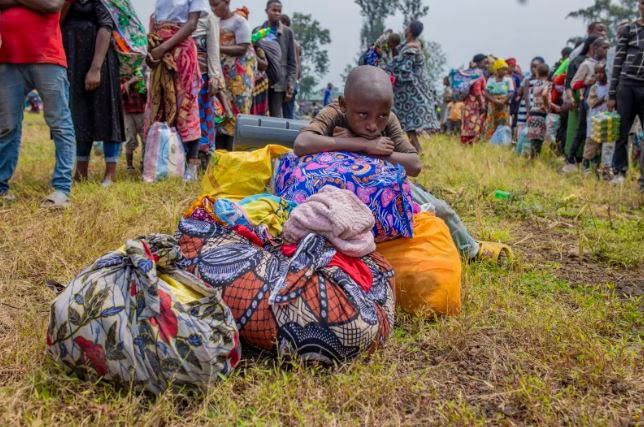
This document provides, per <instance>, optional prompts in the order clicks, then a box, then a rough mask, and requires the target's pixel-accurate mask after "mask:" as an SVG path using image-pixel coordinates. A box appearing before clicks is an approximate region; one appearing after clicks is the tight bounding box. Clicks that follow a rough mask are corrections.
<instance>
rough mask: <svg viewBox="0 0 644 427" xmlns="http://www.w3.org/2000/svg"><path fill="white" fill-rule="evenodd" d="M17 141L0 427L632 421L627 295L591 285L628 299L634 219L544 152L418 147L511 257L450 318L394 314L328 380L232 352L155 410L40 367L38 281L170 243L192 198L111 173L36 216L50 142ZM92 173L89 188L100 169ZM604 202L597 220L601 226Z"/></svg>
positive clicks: (37, 135)
mask: <svg viewBox="0 0 644 427" xmlns="http://www.w3.org/2000/svg"><path fill="white" fill-rule="evenodd" d="M25 130H26V138H25V143H24V145H23V152H22V158H21V162H20V165H19V170H18V173H17V175H16V177H15V180H14V184H15V187H14V188H15V190H16V194H17V195H18V196H19V198H20V200H19V201H18V202H17V203H16V204H14V205H11V206H7V207H0V424H2V425H17V424H57V425H71V424H73V425H78V424H81V425H89V424H91V425H97V424H101V425H112V424H137V425H160V424H164V425H203V424H223V425H231V424H235V425H302V424H305V425H312V426H318V425H319V426H329V425H483V424H498V425H527V424H541V425H560V424H567V425H591V424H592V425H620V424H621V425H629V424H630V425H636V424H638V423H640V422H641V416H642V410H643V408H644V398H643V397H642V396H644V387H643V386H642V382H641V377H642V362H641V361H642V360H644V359H643V358H642V356H643V352H642V332H643V325H644V322H643V319H642V309H641V308H642V307H641V303H642V300H641V297H635V296H629V295H624V293H622V294H619V293H618V292H616V289H619V288H618V287H617V284H618V282H619V281H620V280H621V279H619V280H618V278H617V276H615V277H614V276H608V275H605V276H600V275H599V274H598V273H597V272H598V271H609V270H610V271H613V270H611V269H615V271H618V272H619V274H620V275H623V277H624V280H626V281H628V283H629V286H631V287H632V288H634V289H641V283H640V282H638V279H641V277H642V276H641V271H642V263H643V258H642V257H643V256H644V255H643V254H642V252H641V240H639V242H638V241H637V239H640V238H641V229H642V228H643V227H642V225H643V224H642V218H643V215H642V214H643V211H642V200H641V198H640V196H639V195H638V194H637V193H636V191H635V190H636V187H635V185H634V183H633V182H631V183H629V186H628V187H625V188H624V189H623V190H618V191H616V190H613V189H611V188H609V187H608V186H607V185H605V184H603V183H597V182H594V181H592V180H588V179H585V178H582V177H581V176H574V177H562V176H559V175H558V174H557V173H556V166H557V160H556V159H554V158H553V157H551V156H550V155H546V156H544V157H543V158H542V159H539V160H538V161H536V162H534V163H532V164H531V163H527V162H524V161H522V160H518V159H515V158H513V157H512V155H511V154H510V153H508V152H506V151H504V150H499V149H494V148H493V147H490V146H477V147H474V148H472V149H466V148H463V147H460V146H459V145H458V144H457V143H456V141H454V140H448V139H444V138H436V139H433V140H430V141H426V142H425V146H426V148H427V149H426V153H427V154H426V155H425V156H424V162H425V165H426V168H427V169H426V172H425V173H424V175H423V176H422V178H421V181H422V183H423V184H426V185H427V186H428V187H430V188H432V189H433V190H435V191H436V192H437V193H438V194H439V195H441V196H442V197H444V198H446V199H447V200H449V201H450V202H451V203H452V204H453V205H454V206H455V208H456V210H457V211H459V212H460V213H462V214H463V217H464V219H465V221H466V222H467V224H468V225H469V226H470V227H471V228H472V230H473V231H474V232H475V234H476V235H477V236H479V237H481V238H485V239H494V240H501V241H506V242H514V243H515V249H516V251H517V257H516V260H515V262H514V263H513V264H512V265H511V266H510V268H508V269H500V268H497V267H494V266H490V265H481V264H471V265H467V266H465V269H464V278H463V289H464V296H463V298H464V301H463V302H464V305H463V314H462V315H461V316H460V317H458V318H455V319H441V320H439V321H436V322H428V321H424V320H422V319H418V318H412V317H408V316H405V315H402V314H401V315H399V316H398V318H397V325H396V328H395V329H394V333H393V336H392V338H391V340H390V342H389V344H388V346H387V347H386V348H385V349H383V350H381V351H379V352H377V353H376V354H374V355H373V356H372V357H371V358H367V359H361V360H357V361H354V362H352V363H350V364H347V365H346V366H342V367H339V368H337V369H333V370H327V369H321V368H318V367H311V366H303V365H300V364H297V363H286V362H280V361H274V360H273V359H272V358H271V357H269V356H267V355H265V354H257V353H253V352H249V351H245V355H244V359H243V366H242V367H241V368H240V369H238V370H237V372H236V373H235V374H234V375H233V376H232V377H231V378H229V379H228V380H226V381H224V382H222V383H220V384H218V385H217V386H215V387H213V388H212V389H210V390H209V391H208V392H207V393H205V394H201V393H194V392H190V391H185V390H184V391H172V392H168V393H166V394H164V395H162V396H160V397H158V398H152V397H150V396H148V395H145V394H141V393H138V392H137V391H134V390H129V389H128V388H127V387H119V386H113V385H110V384H106V383H98V384H90V383H85V382H82V381H80V380H79V379H78V378H76V377H74V376H69V375H66V374H65V373H64V372H62V371H61V370H60V369H59V368H58V367H57V366H56V365H55V364H54V363H53V362H51V360H49V358H48V357H47V356H46V352H45V351H46V344H45V338H44V336H45V330H46V323H47V318H48V317H47V313H48V303H49V302H50V300H51V299H52V297H53V295H52V293H51V292H50V291H49V290H48V289H46V288H45V286H44V282H45V280H47V279H54V280H58V281H61V282H67V281H68V280H70V279H71V278H72V277H73V276H74V275H75V274H76V273H77V272H78V271H79V270H80V269H81V268H82V267H83V266H85V265H86V264H88V263H90V262H92V261H93V260H94V259H96V258H97V257H98V256H100V255H101V254H103V253H105V252H106V251H109V250H112V249H113V248H115V247H118V246H120V245H121V244H122V242H123V241H124V240H125V239H127V238H129V237H132V236H136V235H140V234H146V233H150V232H163V233H172V232H173V231H174V228H175V225H176V222H177V219H178V216H179V214H180V212H181V211H182V210H183V209H184V208H185V207H186V206H187V205H188V203H189V202H190V201H191V200H192V199H193V198H194V197H196V196H197V194H198V191H199V189H198V186H197V185H191V186H186V185H184V184H183V183H182V182H179V181H168V182H163V183H159V184H155V185H143V184H141V183H139V182H137V181H136V180H135V179H134V178H133V177H128V176H126V175H122V176H120V181H119V183H118V184H117V185H116V186H115V187H114V188H112V189H109V190H104V189H102V188H100V186H98V185H97V184H96V183H86V184H82V185H80V186H78V187H77V188H76V189H75V191H74V196H73V201H74V207H73V208H72V209H70V210H69V211H67V212H64V213H50V212H45V211H42V210H40V209H39V208H38V205H39V202H40V197H41V196H42V195H44V194H45V191H46V188H47V182H48V179H49V173H50V172H51V166H52V155H51V153H52V150H53V144H51V143H50V142H48V141H47V131H46V128H44V126H43V125H42V123H41V121H40V120H39V119H38V118H35V117H30V118H29V122H28V124H27V125H26V127H25ZM446 165H450V167H449V168H448V167H446ZM93 167H94V169H95V171H96V173H97V175H98V172H100V162H99V161H98V160H97V161H96V162H95V164H94V165H93ZM96 181H98V177H97V179H96ZM497 188H499V189H504V190H509V191H512V192H513V193H515V194H518V195H520V198H519V199H518V200H516V201H512V202H509V203H508V202H497V201H495V200H493V199H492V198H491V197H490V194H491V193H492V192H493V191H494V190H495V189H497ZM585 206H586V207H585ZM608 206H610V207H611V210H610V212H611V213H610V216H609V215H608V214H607V213H606V214H601V212H607V207H608ZM638 233H639V234H638ZM633 240H635V241H633ZM580 246H581V251H580V250H579V247H580ZM633 248H640V251H639V252H637V251H633ZM571 251H572V252H577V253H581V254H582V256H583V263H577V264H576V267H575V268H577V270H575V271H577V272H578V273H579V274H580V275H581V276H580V277H584V269H588V270H589V271H588V272H587V273H586V274H585V279H584V280H572V279H573V278H572V277H567V276H566V275H565V274H561V270H562V269H564V270H566V271H568V270H569V269H572V267H571V264H569V263H567V262H566V261H565V259H566V256H568V254H569V253H570V252H571ZM556 254H563V255H562V257H558V256H556ZM571 284H583V285H584V286H571ZM588 285H590V286H588ZM631 294H633V293H631Z"/></svg>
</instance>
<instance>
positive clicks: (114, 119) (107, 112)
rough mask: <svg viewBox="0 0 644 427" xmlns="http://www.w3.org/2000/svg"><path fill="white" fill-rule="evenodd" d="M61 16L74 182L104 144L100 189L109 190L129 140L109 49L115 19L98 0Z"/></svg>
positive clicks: (79, 0) (85, 0) (79, 3)
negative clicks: (99, 143)
mask: <svg viewBox="0 0 644 427" xmlns="http://www.w3.org/2000/svg"><path fill="white" fill-rule="evenodd" d="M62 16H63V23H62V33H63V45H64V47H65V53H66V55H67V63H68V68H67V74H68V77H69V82H70V91H69V95H70V96H69V99H70V102H69V104H70V109H71V112H72V118H73V121H74V129H75V131H76V173H75V177H74V178H75V179H76V180H77V181H79V180H84V179H87V174H88V169H89V159H90V154H91V151H92V145H93V143H94V141H103V147H104V153H105V175H104V177H103V182H102V185H103V186H104V187H109V186H110V185H112V183H113V182H114V180H115V179H116V164H117V162H118V159H119V154H120V151H121V143H122V141H123V140H124V139H125V125H124V123H123V113H122V111H121V93H120V88H121V85H120V82H119V62H118V59H117V57H116V52H115V51H114V48H113V47H112V45H111V38H112V31H113V30H114V21H113V20H112V17H111V16H110V14H109V12H108V10H107V9H106V8H105V6H103V4H102V3H101V1H100V0H76V1H74V2H72V3H65V8H64V10H63V15H62Z"/></svg>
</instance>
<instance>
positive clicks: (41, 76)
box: [0, 0, 76, 208]
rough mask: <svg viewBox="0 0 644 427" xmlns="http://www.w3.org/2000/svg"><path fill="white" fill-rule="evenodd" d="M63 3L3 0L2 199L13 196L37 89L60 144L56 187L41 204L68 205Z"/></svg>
mask: <svg viewBox="0 0 644 427" xmlns="http://www.w3.org/2000/svg"><path fill="white" fill-rule="evenodd" d="M62 7H63V0H20V1H16V0H0V39H2V44H1V45H0V82H1V83H0V201H11V200H14V199H15V196H13V195H12V194H11V193H10V192H9V181H10V180H11V177H12V176H13V174H14V172H15V170H16V165H17V163H18V154H19V152H20V141H21V139H22V119H23V103H24V100H25V96H26V95H27V94H28V93H29V92H30V91H31V90H32V89H36V90H38V93H40V95H41V96H42V98H43V101H44V110H45V121H46V122H47V125H48V126H49V129H50V131H51V136H52V139H53V140H54V144H55V145H56V163H55V166H54V173H53V176H52V180H51V185H52V187H53V188H54V192H53V193H51V194H50V195H49V196H47V197H46V198H45V200H44V201H43V204H42V206H43V207H47V208H60V207H67V206H68V205H69V193H70V191H71V187H72V170H73V167H74V156H75V154H74V146H75V139H76V136H75V134H74V124H73V122H72V115H71V112H70V110H69V81H68V80H67V71H66V68H67V60H66V57H65V51H64V49H63V39H62V34H61V30H60V15H61V13H60V12H61V9H62ZM36 29H37V30H36Z"/></svg>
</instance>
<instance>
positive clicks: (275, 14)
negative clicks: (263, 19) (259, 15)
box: [266, 3, 282, 24]
mask: <svg viewBox="0 0 644 427" xmlns="http://www.w3.org/2000/svg"><path fill="white" fill-rule="evenodd" d="M266 15H267V16H268V21H269V22H270V23H271V24H277V23H279V22H280V18H281V17H282V5H281V4H280V3H271V4H270V6H268V9H266Z"/></svg>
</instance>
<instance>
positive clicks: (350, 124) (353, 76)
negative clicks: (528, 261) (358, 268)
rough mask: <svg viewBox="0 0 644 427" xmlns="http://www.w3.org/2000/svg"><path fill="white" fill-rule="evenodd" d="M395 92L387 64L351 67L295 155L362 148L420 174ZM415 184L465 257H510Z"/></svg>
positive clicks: (302, 136) (300, 139) (417, 195)
mask: <svg viewBox="0 0 644 427" xmlns="http://www.w3.org/2000/svg"><path fill="white" fill-rule="evenodd" d="M393 97H394V93H393V88H392V85H391V81H390V80H389V76H388V75H387V73H385V72H384V71H383V70H381V69H379V68H376V67H372V66H369V65H364V66H361V67H357V68H355V69H353V70H352V71H351V73H349V76H348V78H347V81H346V84H345V89H344V96H340V97H339V99H338V102H337V103H333V104H330V105H328V106H326V107H325V108H324V109H322V111H320V113H319V114H318V115H317V116H316V117H315V118H314V119H313V120H312V122H311V123H310V124H309V126H307V127H305V128H304V129H302V130H301V131H300V134H299V135H298V137H297V139H296V140H295V146H294V153H295V154H296V155H297V156H306V155H309V154H316V153H321V152H329V151H347V152H352V153H361V154H364V155H367V156H373V157H377V158H380V159H383V160H386V161H388V162H390V163H393V164H398V165H401V166H402V167H403V168H405V170H406V171H407V175H409V176H411V177H416V176H418V175H419V174H420V172H421V169H422V165H421V162H420V156H419V155H418V152H417V151H416V149H415V148H414V146H413V145H412V144H411V143H410V142H409V140H408V139H407V136H406V134H405V132H404V131H403V130H402V128H401V126H400V122H399V121H398V118H397V117H396V115H395V114H394V113H392V112H391V108H392V104H393ZM412 190H413V196H414V200H415V201H417V202H420V204H425V203H430V204H431V205H433V206H434V208H435V210H436V216H437V217H439V218H441V219H442V220H443V221H445V223H446V224H447V226H448V227H449V230H450V234H451V235H452V239H453V240H454V243H455V244H456V246H457V247H458V249H459V251H460V252H461V254H462V255H463V256H464V257H465V258H467V259H469V260H472V259H477V258H483V259H491V260H494V261H495V262H499V263H504V262H505V261H506V260H507V258H508V257H509V255H510V249H509V248H508V247H507V246H505V245H500V244H496V243H488V242H482V243H480V242H477V241H476V240H475V239H474V238H473V237H472V236H471V235H470V234H469V232H468V231H467V228H466V227H465V224H463V222H462V221H461V219H460V218H459V217H458V215H457V214H456V212H454V210H453V209H452V208H451V207H450V206H449V205H448V204H447V203H446V202H445V201H443V200H440V199H437V198H436V197H434V196H433V195H431V194H430V193H428V192H426V191H424V190H423V189H422V188H420V187H419V186H415V185H412Z"/></svg>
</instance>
